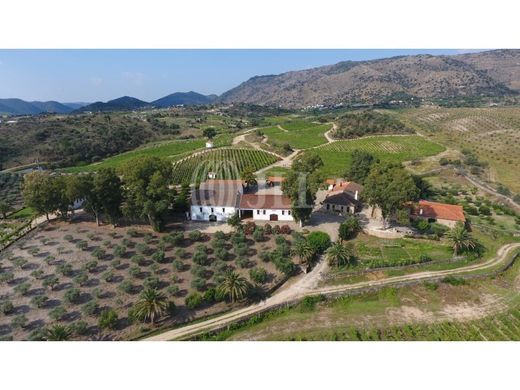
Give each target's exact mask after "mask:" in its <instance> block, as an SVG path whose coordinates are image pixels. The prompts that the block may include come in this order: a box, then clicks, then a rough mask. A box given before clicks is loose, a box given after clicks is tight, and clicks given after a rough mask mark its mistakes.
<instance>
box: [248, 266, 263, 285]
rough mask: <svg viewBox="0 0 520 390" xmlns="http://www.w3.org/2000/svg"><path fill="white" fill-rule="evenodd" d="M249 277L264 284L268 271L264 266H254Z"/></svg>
mask: <svg viewBox="0 0 520 390" xmlns="http://www.w3.org/2000/svg"><path fill="white" fill-rule="evenodd" d="M249 277H250V278H251V280H252V281H253V282H255V283H260V284H263V283H265V282H266V281H267V271H266V270H265V269H264V268H257V267H255V268H252V269H251V270H250V271H249Z"/></svg>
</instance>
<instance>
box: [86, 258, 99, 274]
mask: <svg viewBox="0 0 520 390" xmlns="http://www.w3.org/2000/svg"><path fill="white" fill-rule="evenodd" d="M97 266H98V262H97V261H96V260H90V261H87V263H86V264H85V265H84V267H83V268H84V269H85V271H88V272H95V271H96V269H97Z"/></svg>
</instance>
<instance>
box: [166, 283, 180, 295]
mask: <svg viewBox="0 0 520 390" xmlns="http://www.w3.org/2000/svg"><path fill="white" fill-rule="evenodd" d="M166 292H167V293H168V295H170V296H174V295H177V294H178V293H179V286H177V285H175V284H172V285H170V286H168V288H167V289H166Z"/></svg>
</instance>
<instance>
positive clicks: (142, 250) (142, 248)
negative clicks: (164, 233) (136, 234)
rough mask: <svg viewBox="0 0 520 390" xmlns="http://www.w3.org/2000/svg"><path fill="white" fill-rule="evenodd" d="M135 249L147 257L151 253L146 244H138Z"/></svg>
mask: <svg viewBox="0 0 520 390" xmlns="http://www.w3.org/2000/svg"><path fill="white" fill-rule="evenodd" d="M135 248H136V249H137V251H138V252H139V253H141V254H143V255H146V254H147V253H148V252H149V251H150V248H149V247H148V245H146V244H141V243H139V244H137V245H136V246H135Z"/></svg>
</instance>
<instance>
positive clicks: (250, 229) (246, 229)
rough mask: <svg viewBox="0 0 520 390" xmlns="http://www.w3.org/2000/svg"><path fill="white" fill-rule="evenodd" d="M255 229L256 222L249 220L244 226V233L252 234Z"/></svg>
mask: <svg viewBox="0 0 520 390" xmlns="http://www.w3.org/2000/svg"><path fill="white" fill-rule="evenodd" d="M255 229H256V223H254V222H251V221H249V222H247V223H246V224H245V226H244V234H246V235H251V234H253V232H254V231H255Z"/></svg>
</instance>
